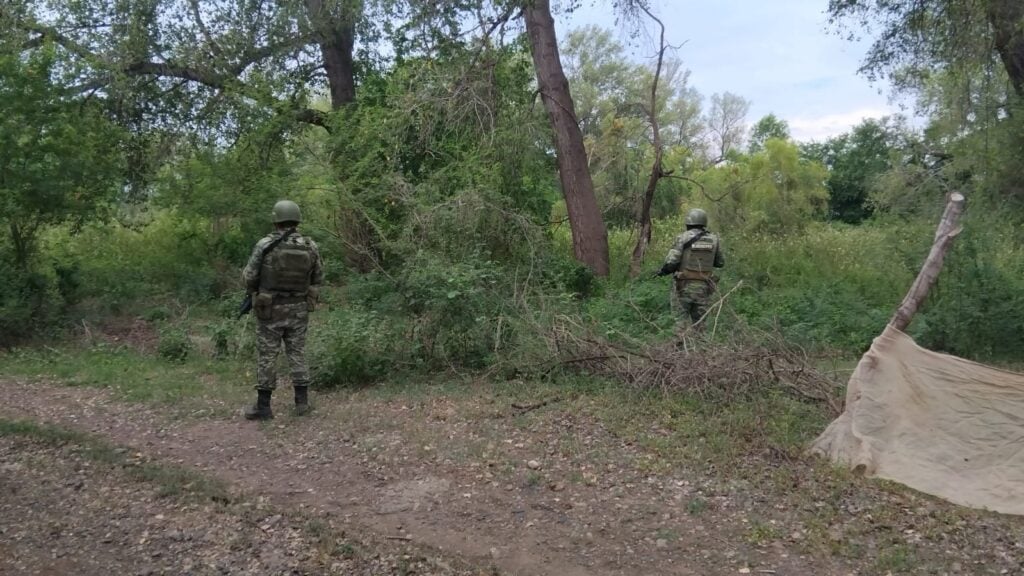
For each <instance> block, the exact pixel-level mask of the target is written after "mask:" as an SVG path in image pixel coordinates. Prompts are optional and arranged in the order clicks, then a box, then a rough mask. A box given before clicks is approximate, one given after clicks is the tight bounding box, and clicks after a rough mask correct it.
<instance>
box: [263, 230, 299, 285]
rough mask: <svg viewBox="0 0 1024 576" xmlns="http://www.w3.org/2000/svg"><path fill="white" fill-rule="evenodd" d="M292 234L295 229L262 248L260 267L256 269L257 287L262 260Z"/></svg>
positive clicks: (287, 231)
mask: <svg viewBox="0 0 1024 576" xmlns="http://www.w3.org/2000/svg"><path fill="white" fill-rule="evenodd" d="M294 232H295V228H291V229H289V230H286V231H285V233H284V234H281V235H280V236H278V237H277V238H274V240H273V241H271V242H270V244H267V247H266V248H264V249H263V252H261V253H260V267H259V268H257V269H256V284H257V285H259V282H260V273H261V272H262V271H263V259H264V258H266V257H267V254H270V251H271V250H273V249H274V248H277V245H278V244H280V243H281V242H282V241H283V240H284V239H285V238H287V237H289V236H291V235H292V233H294Z"/></svg>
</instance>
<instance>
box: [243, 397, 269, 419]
mask: <svg viewBox="0 0 1024 576" xmlns="http://www.w3.org/2000/svg"><path fill="white" fill-rule="evenodd" d="M256 393H257V394H258V395H259V396H257V398H256V404H254V405H252V406H249V407H248V408H246V409H245V419H246V420H270V419H272V418H273V417H274V411H273V410H271V409H270V395H271V394H273V392H272V391H270V390H257V391H256Z"/></svg>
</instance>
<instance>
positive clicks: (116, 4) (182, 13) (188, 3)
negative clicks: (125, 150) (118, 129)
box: [14, 0, 364, 133]
mask: <svg viewBox="0 0 1024 576" xmlns="http://www.w3.org/2000/svg"><path fill="white" fill-rule="evenodd" d="M22 4H23V6H24V8H25V9H24V10H23V11H21V13H20V14H19V15H18V16H16V17H15V18H14V26H15V27H16V29H17V30H19V31H20V32H22V33H24V34H26V35H27V38H26V39H25V40H24V42H23V44H22V48H23V49H24V50H26V51H32V50H37V49H40V48H42V47H45V46H47V45H50V44H55V45H57V46H60V47H61V49H62V51H63V54H62V56H63V59H64V62H62V65H61V71H62V72H65V73H66V74H68V75H69V76H71V77H73V78H75V80H76V83H77V86H78V89H79V90H81V91H82V92H83V93H97V92H99V93H102V94H104V95H105V96H107V97H108V98H111V99H113V100H115V101H118V102H122V103H123V104H120V105H122V106H123V105H125V104H130V105H131V106H133V107H136V108H138V109H140V111H141V112H142V113H144V114H145V115H147V116H149V117H151V118H158V117H160V116H161V115H164V114H167V113H168V112H173V113H174V115H175V116H177V117H179V118H188V119H189V120H190V121H195V120H197V119H198V120H199V121H200V122H201V123H203V124H205V125H206V126H207V127H211V126H218V127H221V128H222V127H224V126H235V128H236V129H237V128H238V125H239V124H244V123H245V121H246V119H247V118H248V117H252V116H254V115H255V116H256V117H260V118H266V117H268V116H279V117H286V118H289V119H292V120H297V121H302V122H306V123H311V124H317V125H321V126H327V123H326V117H325V115H324V114H323V112H322V111H320V110H318V109H317V108H315V107H312V106H310V99H309V98H308V97H307V95H308V94H309V92H310V91H316V90H319V89H325V90H326V92H327V93H328V94H329V95H330V104H331V107H332V108H334V109H338V108H341V107H342V106H344V105H346V104H349V103H351V102H353V101H354V99H355V89H356V81H355V63H354V60H353V48H354V42H355V35H356V28H357V25H358V24H360V23H363V22H364V19H363V8H364V7H363V2H362V0H303V2H278V3H269V4H263V3H252V2H247V1H245V0H228V1H225V2H200V1H199V0H168V1H166V2H156V1H153V0H149V1H145V2H130V3H129V2H120V1H116V0H96V1H93V2H67V1H65V2H58V3H57V7H56V8H55V9H48V8H45V7H43V6H41V4H42V2H32V1H25V2H23V3H22ZM213 112H218V114H214V113H213ZM236 133H238V130H236Z"/></svg>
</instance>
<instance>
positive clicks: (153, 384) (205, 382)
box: [0, 345, 254, 405]
mask: <svg viewBox="0 0 1024 576" xmlns="http://www.w3.org/2000/svg"><path fill="white" fill-rule="evenodd" d="M253 369H254V366H243V365H242V364H241V363H240V362H238V361H235V360H212V359H207V358H202V357H196V358H190V359H186V360H185V361H182V362H168V361H166V360H162V359H160V358H156V357H152V356H146V355H142V354H139V353H138V352H136V351H134V350H131V349H128V348H125V347H110V346H103V345H98V346H94V347H91V348H80V347H74V346H66V347H63V348H60V349H57V348H47V349H16V350H14V351H11V352H6V353H2V354H0V377H7V378H24V379H29V380H46V379H53V380H59V381H60V382H62V383H63V384H66V385H70V386H88V387H95V388H107V389H110V390H112V391H114V392H115V393H116V394H117V395H118V396H119V397H120V398H121V399H123V400H127V401H130V402H144V403H152V404H162V405H166V404H173V405H181V404H186V405H188V404H198V402H190V401H198V400H210V399H214V400H220V401H222V402H224V403H228V402H231V403H234V402H237V401H239V399H240V398H242V397H243V396H244V394H245V392H244V391H245V390H246V389H247V388H248V387H249V386H250V385H251V381H252V378H253V377H252V375H251V372H252V370H253Z"/></svg>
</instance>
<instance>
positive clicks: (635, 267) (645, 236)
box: [629, 5, 667, 278]
mask: <svg viewBox="0 0 1024 576" xmlns="http://www.w3.org/2000/svg"><path fill="white" fill-rule="evenodd" d="M639 9H640V10H643V11H644V12H645V13H647V16H648V17H650V18H651V19H652V20H654V21H655V22H657V23H658V26H659V27H660V28H661V36H660V40H659V44H658V64H657V66H655V68H654V78H653V79H651V100H650V102H648V105H647V119H648V122H650V124H651V133H652V136H651V138H652V140H653V144H654V164H653V165H652V166H651V175H650V176H649V177H648V179H647V189H646V190H645V191H644V197H643V200H642V201H641V204H640V215H639V218H638V219H637V224H639V235H638V236H637V239H636V246H635V247H634V248H633V257H632V259H631V260H630V263H629V275H630V276H631V277H633V278H636V277H637V276H638V275H640V267H641V266H642V265H643V262H644V255H645V254H647V247H648V246H650V244H651V229H652V224H651V205H652V204H654V193H655V192H656V191H657V190H658V181H659V180H661V177H662V176H664V175H665V172H664V169H663V165H662V158H663V157H664V154H665V150H664V146H663V145H662V142H661V126H660V125H659V124H658V80H660V79H661V67H662V65H663V63H664V61H665V49H666V48H667V46H666V45H665V25H664V24H663V23H662V22H661V20H659V19H658V18H656V17H655V16H654V14H651V12H650V11H649V10H648V9H647V8H646V7H644V6H642V5H641V6H639Z"/></svg>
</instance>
